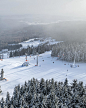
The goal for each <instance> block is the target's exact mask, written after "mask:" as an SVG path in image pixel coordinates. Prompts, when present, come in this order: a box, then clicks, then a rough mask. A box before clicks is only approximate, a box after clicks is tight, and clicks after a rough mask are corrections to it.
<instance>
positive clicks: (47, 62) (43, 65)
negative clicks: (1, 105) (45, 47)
mask: <svg viewBox="0 0 86 108" xmlns="http://www.w3.org/2000/svg"><path fill="white" fill-rule="evenodd" d="M34 58H35V59H34ZM27 59H28V62H29V65H28V66H24V67H22V64H23V63H24V62H25V56H21V57H14V58H13V57H12V58H6V59H3V61H0V70H1V69H2V68H3V70H4V78H6V79H7V81H6V80H2V81H0V86H1V90H2V93H1V95H0V99H1V98H2V97H4V98H5V97H6V94H7V91H8V92H9V93H10V96H12V95H13V90H14V87H15V86H17V85H18V84H20V85H23V84H24V82H25V81H28V80H31V79H32V78H33V77H34V78H37V79H38V80H40V79H41V78H44V79H45V80H46V79H48V80H49V79H51V78H54V80H55V81H57V82H59V81H63V82H64V80H65V78H68V83H69V84H70V83H72V81H73V80H74V79H77V80H78V82H79V81H83V83H84V85H85V84H86V63H76V65H79V67H76V68H71V67H70V64H72V63H69V62H65V61H60V60H57V57H51V51H48V52H45V53H43V54H40V55H39V56H38V66H35V65H36V61H37V56H36V55H35V56H31V57H30V56H27ZM64 64H66V65H64Z"/></svg>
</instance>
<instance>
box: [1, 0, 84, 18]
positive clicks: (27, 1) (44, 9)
mask: <svg viewBox="0 0 86 108" xmlns="http://www.w3.org/2000/svg"><path fill="white" fill-rule="evenodd" d="M15 14H50V15H65V16H73V15H74V16H83V17H84V16H85V17H86V0H0V15H15Z"/></svg>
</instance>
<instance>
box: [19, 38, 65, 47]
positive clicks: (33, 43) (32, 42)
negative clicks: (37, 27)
mask: <svg viewBox="0 0 86 108" xmlns="http://www.w3.org/2000/svg"><path fill="white" fill-rule="evenodd" d="M35 39H37V40H35ZM41 39H42V38H33V39H29V40H27V41H23V42H21V43H19V44H22V48H27V47H28V46H30V47H31V46H34V47H37V46H38V45H40V44H44V43H46V42H48V45H49V44H50V45H53V44H57V43H59V42H63V41H56V40H55V39H51V38H48V39H47V38H46V39H43V41H40V40H41Z"/></svg>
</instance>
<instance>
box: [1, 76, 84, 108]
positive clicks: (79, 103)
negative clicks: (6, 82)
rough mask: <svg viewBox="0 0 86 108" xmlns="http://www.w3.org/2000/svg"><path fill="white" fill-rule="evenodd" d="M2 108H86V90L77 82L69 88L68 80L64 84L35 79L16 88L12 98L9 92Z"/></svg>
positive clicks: (52, 80) (2, 103) (2, 101)
mask: <svg viewBox="0 0 86 108" xmlns="http://www.w3.org/2000/svg"><path fill="white" fill-rule="evenodd" d="M0 108H86V89H85V87H84V86H83V82H79V83H78V82H77V80H73V82H72V83H71V85H70V86H69V85H68V80H67V78H66V79H65V81H64V82H57V81H54V79H53V78H52V79H51V80H44V79H43V78H42V79H41V80H37V79H35V78H33V79H31V80H28V82H26V81H25V84H24V85H21V86H20V85H18V86H16V87H15V88H14V92H13V96H12V97H10V94H9V92H7V95H6V99H5V100H4V98H2V99H1V100H0Z"/></svg>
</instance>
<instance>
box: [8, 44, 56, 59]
mask: <svg viewBox="0 0 86 108" xmlns="http://www.w3.org/2000/svg"><path fill="white" fill-rule="evenodd" d="M53 46H54V45H48V42H46V43H44V44H41V45H38V46H37V47H34V46H31V47H30V46H28V47H27V48H26V49H25V48H23V49H21V50H15V51H13V52H12V51H11V52H10V57H13V56H22V55H25V53H27V54H28V55H31V54H32V55H36V54H37V53H39V54H42V53H44V52H45V51H50V50H51V49H52V47H53Z"/></svg>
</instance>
